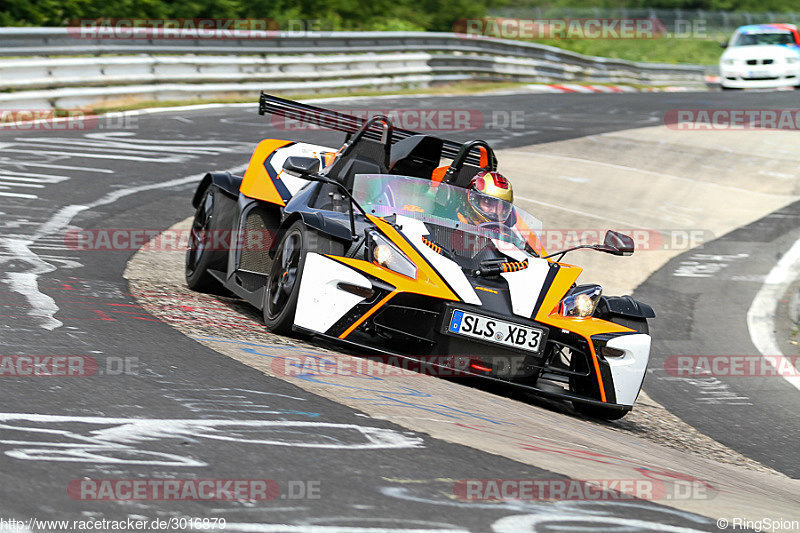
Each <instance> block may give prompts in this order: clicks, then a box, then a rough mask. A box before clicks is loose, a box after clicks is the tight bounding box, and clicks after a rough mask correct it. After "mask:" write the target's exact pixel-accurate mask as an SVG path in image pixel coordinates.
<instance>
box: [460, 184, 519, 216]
mask: <svg viewBox="0 0 800 533" xmlns="http://www.w3.org/2000/svg"><path fill="white" fill-rule="evenodd" d="M467 201H468V203H469V209H470V211H472V213H470V214H471V218H472V219H473V220H475V221H476V222H477V223H482V222H505V221H506V220H508V217H509V216H510V215H511V204H512V202H513V201H514V189H513V188H512V187H511V183H510V182H509V181H508V180H507V179H506V177H505V176H503V175H502V174H500V173H499V172H489V171H483V172H480V173H479V174H477V175H476V176H475V177H474V178H472V180H471V181H470V182H469V185H468V186H467Z"/></svg>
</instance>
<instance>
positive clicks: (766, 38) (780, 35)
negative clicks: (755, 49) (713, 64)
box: [733, 31, 794, 46]
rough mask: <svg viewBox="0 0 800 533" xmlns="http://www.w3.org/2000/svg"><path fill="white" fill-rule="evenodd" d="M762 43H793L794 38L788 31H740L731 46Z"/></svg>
mask: <svg viewBox="0 0 800 533" xmlns="http://www.w3.org/2000/svg"><path fill="white" fill-rule="evenodd" d="M762 44H764V45H768V44H784V45H786V44H794V38H793V37H792V34H791V33H790V32H788V31H786V32H769V33H741V34H739V36H738V37H737V38H736V40H735V41H734V42H733V46H757V45H762Z"/></svg>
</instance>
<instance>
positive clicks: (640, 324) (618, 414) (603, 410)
mask: <svg viewBox="0 0 800 533" xmlns="http://www.w3.org/2000/svg"><path fill="white" fill-rule="evenodd" d="M606 320H608V321H609V322H613V323H615V324H619V325H620V326H625V327H626V328H631V329H632V330H635V331H638V332H639V333H645V334H649V333H650V328H649V327H648V326H647V319H646V318H633V317H620V316H612V317H609V318H607V319H606ZM570 384H572V381H570ZM572 406H573V407H574V408H575V410H576V411H577V412H579V413H580V414H582V415H585V416H588V417H591V418H599V419H601V420H619V419H620V418H622V417H623V416H625V415H626V414H628V412H630V409H612V408H609V407H602V406H600V405H589V404H585V403H580V402H573V403H572Z"/></svg>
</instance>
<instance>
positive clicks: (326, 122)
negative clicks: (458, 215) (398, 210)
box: [258, 92, 497, 170]
mask: <svg viewBox="0 0 800 533" xmlns="http://www.w3.org/2000/svg"><path fill="white" fill-rule="evenodd" d="M258 114H259V115H275V116H279V117H284V118H288V119H291V120H296V121H298V122H304V123H308V124H314V125H317V126H320V127H322V128H325V129H330V130H335V131H341V132H345V133H347V138H348V139H349V138H350V135H352V134H354V133H356V132H357V131H358V130H360V129H361V127H362V126H364V124H366V122H367V120H369V119H366V120H365V119H361V118H358V117H354V116H352V115H346V114H344V113H339V112H337V111H332V110H330V109H324V108H322V107H316V106H313V105H308V104H301V103H299V102H295V101H292V100H284V99H283V98H278V97H277V96H273V95H271V94H266V93H263V92H262V93H261V97H260V98H259V101H258ZM382 133H383V131H382V129H381V128H379V127H378V126H377V125H376V127H375V129H369V130H368V131H367V132H366V133H365V134H364V136H365V137H367V138H368V139H372V140H374V141H379V142H380V140H381V135H382ZM414 135H424V134H423V133H419V132H416V131H411V130H403V129H399V128H394V130H393V132H392V144H394V143H396V142H398V141H402V140H403V139H407V138H408V137H412V136H414ZM442 140H443V141H444V146H443V147H442V157H444V158H447V159H455V158H456V157H457V156H458V154H459V152H460V151H461V149H462V148H463V147H464V145H463V144H462V143H458V142H455V141H449V140H447V139H442ZM487 146H488V145H487ZM489 153H490V154H491V155H490V156H489V167H490V170H496V169H497V159H496V158H495V157H494V153H492V152H491V150H490V151H489ZM465 163H468V164H470V165H473V166H476V167H481V166H483V165H481V161H480V153H478V152H476V151H470V153H469V154H467V157H466V160H465Z"/></svg>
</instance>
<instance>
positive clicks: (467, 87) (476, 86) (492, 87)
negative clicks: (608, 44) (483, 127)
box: [90, 81, 527, 114]
mask: <svg viewBox="0 0 800 533" xmlns="http://www.w3.org/2000/svg"><path fill="white" fill-rule="evenodd" d="M525 85H527V84H526V83H516V82H478V81H470V82H463V83H453V84H447V85H437V86H435V87H422V88H419V89H399V90H394V91H391V92H387V91H377V90H363V91H350V92H345V91H342V92H331V93H320V94H315V93H287V92H280V91H275V92H273V93H271V94H275V95H277V96H280V97H282V98H288V99H290V100H299V99H308V98H341V97H344V96H386V95H388V94H391V95H398V96H402V95H411V94H441V95H458V94H464V95H466V94H481V93H488V92H492V91H502V90H508V89H518V88H520V87H523V86H525ZM256 101H257V99H256V98H253V97H252V96H250V97H247V96H234V97H228V98H209V99H193V100H148V101H137V102H131V103H121V104H119V105H112V106H94V107H90V110H91V111H93V112H94V113H97V114H100V113H111V112H120V111H134V110H137V109H146V108H151V107H179V106H187V105H196V104H243V103H251V104H253V105H255V103H256Z"/></svg>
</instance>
